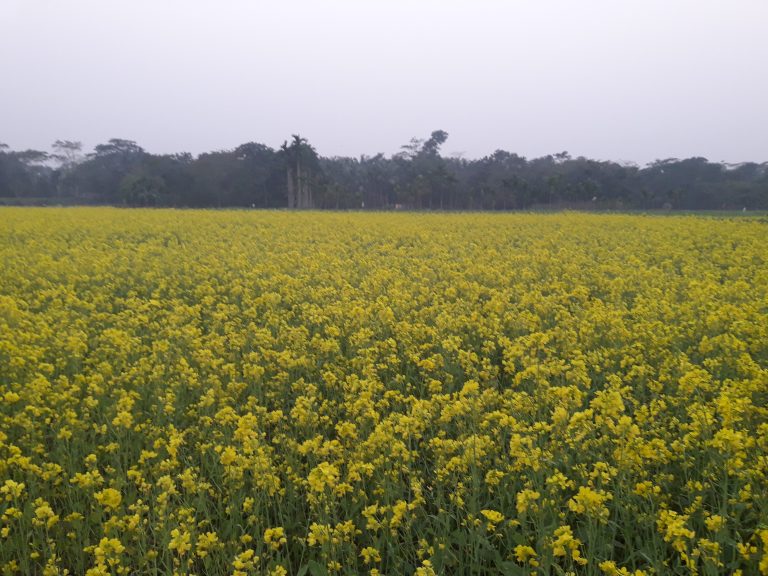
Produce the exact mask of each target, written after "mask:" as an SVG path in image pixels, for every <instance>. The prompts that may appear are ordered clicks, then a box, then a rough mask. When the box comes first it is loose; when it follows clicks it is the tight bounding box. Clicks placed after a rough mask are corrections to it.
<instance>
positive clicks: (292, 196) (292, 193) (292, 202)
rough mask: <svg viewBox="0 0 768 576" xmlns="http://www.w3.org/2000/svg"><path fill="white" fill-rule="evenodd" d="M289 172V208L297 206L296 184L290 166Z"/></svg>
mask: <svg viewBox="0 0 768 576" xmlns="http://www.w3.org/2000/svg"><path fill="white" fill-rule="evenodd" d="M287 174H288V208H296V184H295V182H294V181H293V172H292V171H291V169H290V168H288V171H287Z"/></svg>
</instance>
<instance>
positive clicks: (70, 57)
mask: <svg viewBox="0 0 768 576" xmlns="http://www.w3.org/2000/svg"><path fill="white" fill-rule="evenodd" d="M767 27H768V1H766V0H751V1H750V0H728V1H726V0H720V1H712V0H642V1H640V0H580V1H573V0H562V1H556V0H551V1H549V0H539V1H533V0H531V1H506V2H503V1H500V0H499V1H492V0H485V1H483V0H474V1H471V0H442V1H437V0H434V1H432V0H411V1H400V0H388V1H383V0H358V1H352V0H306V1H301V0H284V1H280V2H278V1H276V0H275V1H272V2H265V1H264V2H262V1H257V0H252V1H244V0H242V1H238V0H219V1H214V0H130V1H128V0H121V1H118V0H66V1H65V0H48V1H42V0H0V142H6V143H7V144H9V145H10V146H11V147H12V148H15V149H22V148H43V149H47V148H48V146H49V145H50V143H51V142H52V141H53V140H55V139H57V138H60V139H71V140H82V141H83V142H84V144H85V145H86V147H88V148H89V149H90V148H91V147H92V146H93V145H95V144H97V143H100V142H104V141H106V140H107V139H109V138H113V137H120V138H129V139H133V140H136V141H137V142H138V143H139V144H140V145H142V146H144V147H145V148H146V149H147V150H149V151H151V152H157V153H161V152H178V151H190V152H193V153H200V152H203V151H208V150H215V149H227V148H232V147H234V146H236V145H238V144H241V143H243V142H248V141H258V142H263V143H265V144H268V145H270V146H274V147H276V146H279V145H280V144H281V143H282V141H283V140H285V139H286V138H289V137H290V134H291V133H297V132H298V133H301V134H302V135H303V136H305V137H307V138H308V139H309V141H310V142H311V143H312V144H314V146H315V147H316V148H317V150H318V152H319V153H321V154H323V155H326V156H332V155H352V156H356V155H359V154H375V153H376V152H384V153H386V154H391V153H393V152H396V151H397V150H398V148H399V146H400V145H402V144H404V143H406V142H407V141H408V140H409V139H410V138H411V137H412V136H419V137H426V136H428V135H429V133H430V132H431V131H432V130H436V129H443V130H446V131H447V132H448V133H449V134H450V137H449V139H448V142H447V143H446V145H445V146H444V150H443V151H444V153H448V154H450V153H454V152H463V153H465V155H466V156H467V157H480V156H483V155H485V154H489V153H491V152H493V150H495V149H497V148H503V149H506V150H509V151H512V152H517V153H519V154H522V155H525V156H528V157H536V156H541V155H545V154H549V153H554V152H559V151H563V150H568V151H569V152H570V153H571V154H573V155H574V156H576V155H584V156H589V157H594V158H601V159H613V160H634V161H637V162H640V163H644V162H647V161H650V160H653V159H656V158H667V157H688V156H705V157H707V158H709V159H710V160H716V161H719V160H724V161H727V162H735V161H744V160H752V161H765V160H768V33H767V32H766V31H767V30H768V28H767Z"/></svg>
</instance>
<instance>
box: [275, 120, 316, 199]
mask: <svg viewBox="0 0 768 576" xmlns="http://www.w3.org/2000/svg"><path fill="white" fill-rule="evenodd" d="M292 138H293V139H292V140H291V144H290V145H289V144H288V142H284V143H283V145H282V146H281V147H280V150H281V151H282V153H283V157H284V159H285V166H286V185H287V190H288V208H299V209H306V208H312V207H313V206H314V203H313V199H312V169H313V168H314V169H316V168H317V166H318V163H317V152H315V149H314V148H313V147H312V146H310V144H309V142H308V141H307V139H306V138H302V137H301V136H299V135H298V134H293V135H292Z"/></svg>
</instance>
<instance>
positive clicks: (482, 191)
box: [0, 130, 768, 210]
mask: <svg viewBox="0 0 768 576" xmlns="http://www.w3.org/2000/svg"><path fill="white" fill-rule="evenodd" d="M447 137H448V135H447V133H445V132H443V131H440V130H438V131H435V132H433V133H432V134H431V136H430V137H429V138H427V139H425V140H418V139H413V140H412V141H411V142H410V143H409V144H407V145H405V146H403V147H402V151H401V152H400V153H399V154H395V155H393V156H391V157H386V156H384V155H382V154H378V155H376V156H372V157H366V156H362V157H360V158H339V157H334V158H325V157H321V156H319V155H318V154H317V153H316V151H315V150H314V148H313V147H312V146H311V145H309V144H308V143H307V141H306V140H305V139H303V138H300V137H298V136H294V138H293V140H292V141H291V142H290V143H286V144H285V145H284V146H283V147H281V148H280V149H279V150H274V149H272V148H270V147H268V146H265V145H263V144H257V143H254V142H251V143H247V144H243V145H241V146H238V147H237V148H235V149H234V150H225V151H217V152H211V153H206V154H201V155H199V156H197V157H194V156H192V155H191V154H172V155H156V154H150V153H148V152H146V151H145V150H143V149H142V148H141V147H140V146H138V145H137V144H136V143H135V142H132V141H129V140H120V139H113V140H110V141H109V142H108V143H105V144H100V145H98V146H96V147H95V149H94V151H93V152H92V153H90V154H83V151H82V149H81V148H82V147H81V146H80V144H79V143H77V142H70V141H57V142H56V143H54V145H53V147H52V148H53V149H52V152H50V153H49V152H43V151H36V150H26V151H12V150H10V149H8V148H7V147H2V145H0V203H5V204H10V203H12V204H111V205H130V206H179V207H183V206H187V207H224V206H241V207H246V206H247V207H257V208H277V207H291V208H321V209H322V208H335V209H349V208H354V209H361V208H364V209H392V208H398V207H402V208H409V209H441V210H525V209H532V208H533V209H537V208H538V209H541V208H558V207H559V208H563V207H567V208H589V209H641V210H652V209H687V210H713V209H716V210H722V209H726V210H734V209H736V210H741V209H743V208H747V209H750V210H752V209H762V210H765V209H768V162H765V163H763V164H756V163H743V164H739V165H725V164H719V163H713V162H709V161H707V160H706V159H704V158H688V159H684V160H678V159H667V160H659V161H656V162H653V163H651V164H648V165H647V166H644V167H639V166H634V165H622V164H618V163H615V162H607V161H596V160H590V159H587V158H583V157H579V158H572V157H571V156H569V155H568V154H567V153H565V152H563V153H559V154H555V155H551V156H545V157H542V158H535V159H526V158H524V157H522V156H518V155H517V154H513V153H509V152H505V151H503V150H499V151H497V152H495V153H494V154H492V155H490V156H487V157H485V158H481V159H478V160H466V159H461V158H453V157H450V158H449V157H444V156H441V155H440V147H441V145H442V144H443V143H444V142H445V140H446V138H447Z"/></svg>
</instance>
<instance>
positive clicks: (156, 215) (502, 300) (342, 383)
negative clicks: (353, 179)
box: [0, 179, 768, 576]
mask: <svg viewBox="0 0 768 576" xmlns="http://www.w3.org/2000/svg"><path fill="white" fill-rule="evenodd" d="M299 180H300V179H297V180H296V186H295V189H294V191H295V193H296V194H297V198H298V197H299V196H300V195H301V194H303V193H300V189H301V186H299V185H298V182H299ZM297 202H299V200H297ZM0 212H2V218H0V262H2V263H3V274H2V275H0V572H1V573H2V574H24V575H28V574H45V575H54V574H66V573H67V572H66V570H69V573H70V574H87V575H88V576H106V575H116V574H126V575H127V574H169V575H170V574H179V575H181V574H200V575H202V574H227V573H229V574H233V575H235V576H256V575H269V576H286V575H294V574H298V575H308V576H321V575H323V576H324V575H327V574H348V575H358V574H367V575H370V576H377V575H383V574H389V575H401V574H403V575H411V574H417V575H419V576H434V575H435V574H456V575H460V574H468V575H469V574H474V575H481V574H510V575H526V574H527V575H532V574H539V575H545V574H552V575H561V576H562V575H565V574H574V573H578V574H585V575H591V576H597V575H607V576H630V575H631V576H648V575H659V576H662V575H669V574H673V575H674V574H680V575H682V574H685V575H692V574H699V575H701V576H714V575H717V574H734V575H737V574H738V575H743V576H747V575H756V574H764V575H768V236H767V235H766V224H765V222H764V220H763V219H762V218H738V219H737V218H733V219H718V220H715V219H713V218H711V217H706V218H705V217H692V216H684V217H681V216H669V217H663V218H662V217H654V216H647V215H642V216H627V215H594V214H589V215H587V214H573V213H570V214H486V213H484V214H431V213H429V214H425V213H375V214H360V213H356V214H348V213H337V212H334V213H317V212H311V213H310V212H288V211H279V212H278V211H271V212H266V211H236V212H235V211H216V212H211V211H205V212H203V211H183V212H182V211H170V210H167V211H166V210H151V211H150V210H137V211H132V212H130V213H126V212H125V211H123V210H116V209H112V208H82V209H80V208H78V209H53V208H51V209H28V208H7V207H6V208H2V209H0Z"/></svg>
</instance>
